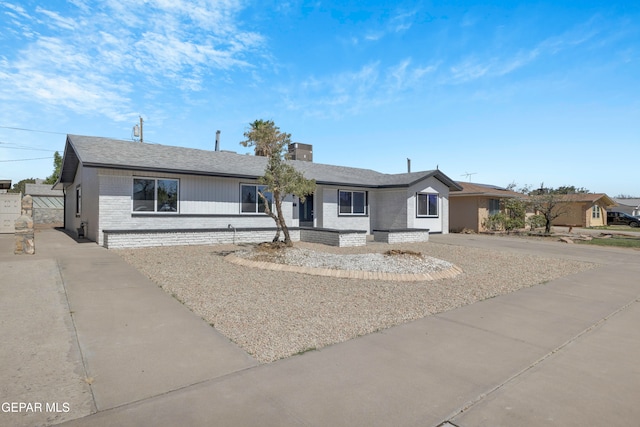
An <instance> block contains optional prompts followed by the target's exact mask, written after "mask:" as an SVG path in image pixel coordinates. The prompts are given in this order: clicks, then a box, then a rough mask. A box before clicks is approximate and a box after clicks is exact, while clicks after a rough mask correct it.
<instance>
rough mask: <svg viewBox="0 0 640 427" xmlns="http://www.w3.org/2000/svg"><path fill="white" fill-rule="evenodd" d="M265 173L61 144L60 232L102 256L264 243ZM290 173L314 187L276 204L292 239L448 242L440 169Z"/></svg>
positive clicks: (188, 157) (238, 161)
mask: <svg viewBox="0 0 640 427" xmlns="http://www.w3.org/2000/svg"><path fill="white" fill-rule="evenodd" d="M266 164H267V159H266V158H265V157H259V156H253V155H244V154H236V153H231V152H225V151H206V150H196V149H190V148H182V147H172V146H165V145H156V144H145V143H134V142H128V141H120V140H114V139H109V138H99V137H87V136H77V135H68V136H67V141H66V146H65V151H64V157H63V163H62V171H61V174H60V178H59V180H58V182H57V183H56V185H55V188H59V189H62V188H64V191H65V217H64V226H65V228H66V229H67V230H68V231H70V232H72V233H84V234H85V237H87V238H88V239H90V240H93V241H95V242H97V243H98V244H100V245H103V246H106V247H116V246H154V245H163V244H186V243H194V244H196V243H216V242H229V241H230V240H231V239H230V238H229V236H230V235H232V236H233V241H236V238H237V239H238V240H237V241H241V240H242V239H245V241H246V240H251V241H264V240H271V238H272V237H273V235H274V232H275V223H274V221H273V219H271V218H270V217H268V216H267V215H265V214H264V213H263V212H262V211H263V207H262V205H261V203H259V202H258V197H257V194H256V193H257V189H258V183H257V180H258V178H259V177H260V176H262V175H263V174H264V170H265V166H266ZM291 164H292V165H294V167H295V168H296V169H298V170H300V171H301V172H303V173H304V175H305V177H306V178H310V179H315V180H316V183H317V187H316V190H315V193H314V194H313V195H310V196H309V197H307V200H306V202H305V203H300V202H299V200H297V199H296V198H294V197H291V196H288V197H287V198H286V199H285V201H284V203H283V211H284V213H285V216H286V220H287V225H289V226H290V227H291V228H293V229H294V230H295V229H296V228H299V227H300V225H303V226H309V227H313V228H315V229H332V230H355V231H358V232H359V233H366V234H371V233H373V231H374V230H397V229H422V230H427V229H428V230H430V232H431V233H447V232H448V231H449V192H450V191H459V190H460V189H461V188H460V186H459V185H458V184H457V183H456V182H454V181H453V180H451V179H450V178H448V177H447V176H446V175H445V174H443V173H442V172H441V171H439V170H432V171H424V172H413V173H402V174H383V173H379V172H376V171H373V170H369V169H357V168H349V167H342V166H334V165H323V164H317V163H312V162H307V161H299V160H292V161H291ZM298 231H299V230H298ZM230 233H231V234H230ZM176 236H182V237H180V238H176ZM299 236H300V233H299V232H298V233H297V237H296V233H292V239H293V240H296V238H297V239H299V238H300V237H299ZM115 239H117V240H118V243H117V244H115V243H114V242H115Z"/></svg>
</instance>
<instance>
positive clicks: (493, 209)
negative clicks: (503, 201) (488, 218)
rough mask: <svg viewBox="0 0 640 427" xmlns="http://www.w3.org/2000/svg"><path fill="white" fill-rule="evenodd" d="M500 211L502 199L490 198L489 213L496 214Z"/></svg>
mask: <svg viewBox="0 0 640 427" xmlns="http://www.w3.org/2000/svg"><path fill="white" fill-rule="evenodd" d="M499 213H500V200H498V199H489V215H496V214H499Z"/></svg>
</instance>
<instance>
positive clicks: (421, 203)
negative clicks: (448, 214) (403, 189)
mask: <svg viewBox="0 0 640 427" xmlns="http://www.w3.org/2000/svg"><path fill="white" fill-rule="evenodd" d="M416 198H417V200H418V206H417V208H418V212H417V216H419V217H437V216H438V195H437V194H431V193H418V194H416Z"/></svg>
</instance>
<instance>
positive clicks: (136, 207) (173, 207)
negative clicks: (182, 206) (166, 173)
mask: <svg viewBox="0 0 640 427" xmlns="http://www.w3.org/2000/svg"><path fill="white" fill-rule="evenodd" d="M178 188H179V182H178V180H177V179H159V178H134V179H133V211H134V212H166V213H171V212H174V213H177V212H178Z"/></svg>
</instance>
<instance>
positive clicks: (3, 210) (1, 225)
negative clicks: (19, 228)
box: [0, 193, 22, 233]
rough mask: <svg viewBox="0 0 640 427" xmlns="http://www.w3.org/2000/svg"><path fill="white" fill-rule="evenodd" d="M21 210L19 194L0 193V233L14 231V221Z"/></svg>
mask: <svg viewBox="0 0 640 427" xmlns="http://www.w3.org/2000/svg"><path fill="white" fill-rule="evenodd" d="M21 212H22V204H21V195H20V194H15V193H2V194H0V233H14V232H15V228H14V227H15V221H16V219H18V217H19V216H20V213H21Z"/></svg>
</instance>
